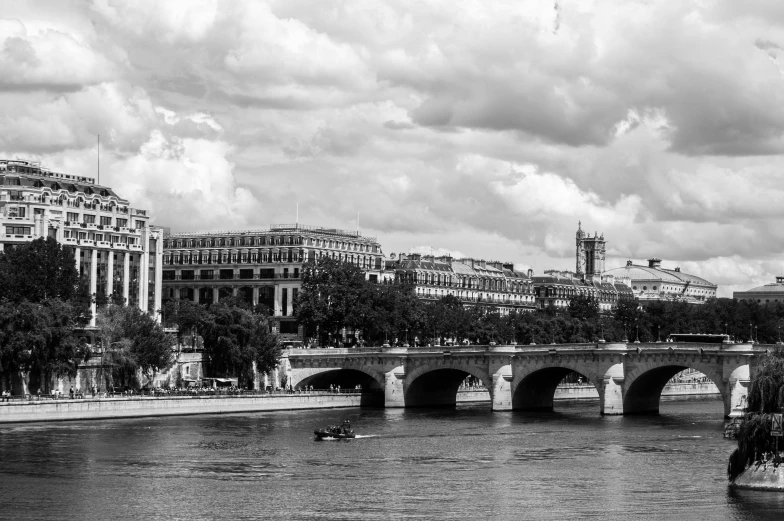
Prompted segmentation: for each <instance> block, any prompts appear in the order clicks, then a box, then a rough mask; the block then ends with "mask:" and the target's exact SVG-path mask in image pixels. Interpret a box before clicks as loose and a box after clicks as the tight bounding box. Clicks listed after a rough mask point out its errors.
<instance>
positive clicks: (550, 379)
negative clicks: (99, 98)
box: [511, 361, 609, 411]
mask: <svg viewBox="0 0 784 521" xmlns="http://www.w3.org/2000/svg"><path fill="white" fill-rule="evenodd" d="M608 369H609V368H608ZM571 372H575V373H578V374H580V375H582V376H583V377H585V378H586V380H587V381H588V383H590V384H591V385H593V386H594V387H595V388H596V391H597V392H598V393H599V399H600V400H601V399H603V398H602V397H603V387H602V385H601V382H602V379H603V377H604V373H605V372H606V371H602V374H601V375H598V374H597V373H596V369H595V368H591V367H586V366H584V365H582V364H575V363H571V362H569V361H557V362H555V363H550V364H536V365H534V366H533V367H527V368H526V369H522V370H519V371H515V377H514V378H513V379H512V385H511V392H512V409H513V410H522V411H552V410H553V398H554V397H555V389H556V388H557V387H558V384H560V383H561V381H562V380H563V379H564V377H565V376H566V375H568V374H569V373H571Z"/></svg>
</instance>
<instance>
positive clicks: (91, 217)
mask: <svg viewBox="0 0 784 521" xmlns="http://www.w3.org/2000/svg"><path fill="white" fill-rule="evenodd" d="M84 222H86V223H88V224H95V215H93V214H91V213H86V214H84Z"/></svg>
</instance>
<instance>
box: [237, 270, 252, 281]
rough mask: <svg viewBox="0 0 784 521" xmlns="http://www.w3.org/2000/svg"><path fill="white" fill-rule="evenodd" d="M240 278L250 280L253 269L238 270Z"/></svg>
mask: <svg viewBox="0 0 784 521" xmlns="http://www.w3.org/2000/svg"><path fill="white" fill-rule="evenodd" d="M240 278H241V279H252V278H253V268H250V269H242V270H240Z"/></svg>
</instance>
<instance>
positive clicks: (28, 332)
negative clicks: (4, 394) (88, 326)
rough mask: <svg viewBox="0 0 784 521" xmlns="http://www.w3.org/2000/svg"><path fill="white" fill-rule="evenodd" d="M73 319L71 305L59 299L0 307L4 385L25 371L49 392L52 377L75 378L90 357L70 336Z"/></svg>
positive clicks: (83, 347)
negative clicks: (13, 375) (81, 365)
mask: <svg viewBox="0 0 784 521" xmlns="http://www.w3.org/2000/svg"><path fill="white" fill-rule="evenodd" d="M75 315H76V313H75V312H74V309H73V305H72V304H71V303H69V302H64V301H62V300H59V299H47V300H44V301H42V302H39V303H33V302H27V301H23V302H21V303H11V302H9V301H7V300H6V301H3V302H2V303H0V372H2V374H3V376H4V377H5V378H6V381H7V382H9V381H10V376H11V373H13V372H15V371H27V372H30V373H32V375H33V376H34V380H35V382H37V387H39V388H42V389H43V390H44V391H46V392H48V390H49V382H50V381H51V379H52V378H53V377H60V376H75V375H76V370H77V369H78V367H79V363H80V362H81V361H83V360H86V359H87V358H88V357H89V350H88V349H87V346H86V345H85V344H84V343H83V342H82V341H81V340H80V339H78V338H77V337H76V336H75V335H74V334H73V330H74V328H75V326H76V322H75V320H74V316H75Z"/></svg>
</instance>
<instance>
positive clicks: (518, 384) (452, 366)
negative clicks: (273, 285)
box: [284, 342, 775, 417]
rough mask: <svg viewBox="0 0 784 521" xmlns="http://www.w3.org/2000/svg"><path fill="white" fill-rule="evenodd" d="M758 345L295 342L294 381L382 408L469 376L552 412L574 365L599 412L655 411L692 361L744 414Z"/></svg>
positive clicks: (493, 391) (445, 389) (521, 403)
mask: <svg viewBox="0 0 784 521" xmlns="http://www.w3.org/2000/svg"><path fill="white" fill-rule="evenodd" d="M774 348H775V346H773V345H760V344H694V343H658V342H657V343H596V344H557V345H556V344H551V345H531V346H527V345H526V346H519V345H518V346H453V347H446V346H444V347H438V346H436V347H403V348H398V347H374V348H357V349H292V350H287V351H285V353H284V363H285V364H286V367H287V372H288V377H289V382H290V384H291V385H292V386H293V387H294V388H295V389H298V388H304V387H305V386H309V385H313V386H314V387H315V388H317V389H318V388H327V387H329V385H330V384H334V385H340V387H341V388H343V389H346V388H353V387H355V386H356V385H358V384H359V385H362V388H363V389H370V390H375V391H378V392H377V393H376V396H377V397H378V399H379V401H380V400H381V392H382V391H383V404H382V403H379V405H383V406H385V407H422V406H440V405H454V404H455V401H456V396H457V390H458V387H459V386H460V383H461V382H462V381H463V380H464V379H465V378H466V376H468V375H473V376H475V377H476V378H478V379H479V380H481V381H482V382H483V383H484V385H485V387H487V389H489V391H490V398H491V403H492V409H493V410H494V411H508V410H552V408H553V395H554V394H555V388H556V387H557V386H558V384H559V383H560V382H561V380H562V379H563V378H564V376H566V375H567V374H568V373H569V372H570V371H576V372H577V373H580V374H581V375H583V376H584V377H585V378H586V379H587V380H588V381H589V382H590V383H591V384H593V385H594V386H595V387H596V390H597V391H598V393H599V409H600V413H601V414H651V413H653V414H655V413H658V412H659V399H660V397H661V393H662V389H663V388H664V386H665V384H666V383H667V381H668V380H669V379H670V378H672V377H673V376H674V375H675V374H677V373H678V372H680V371H682V370H684V369H688V368H692V369H696V370H698V371H701V372H703V373H704V374H705V375H706V376H707V377H708V378H709V379H711V380H712V381H713V383H715V384H716V386H717V387H718V388H719V391H720V392H721V396H722V398H723V400H724V414H725V416H728V417H729V416H735V415H739V414H740V413H741V409H742V407H743V406H744V405H745V396H746V392H747V387H748V383H749V378H750V375H751V374H753V373H754V371H755V369H756V361H757V359H758V355H760V354H762V353H765V352H766V351H767V350H772V349H774Z"/></svg>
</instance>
